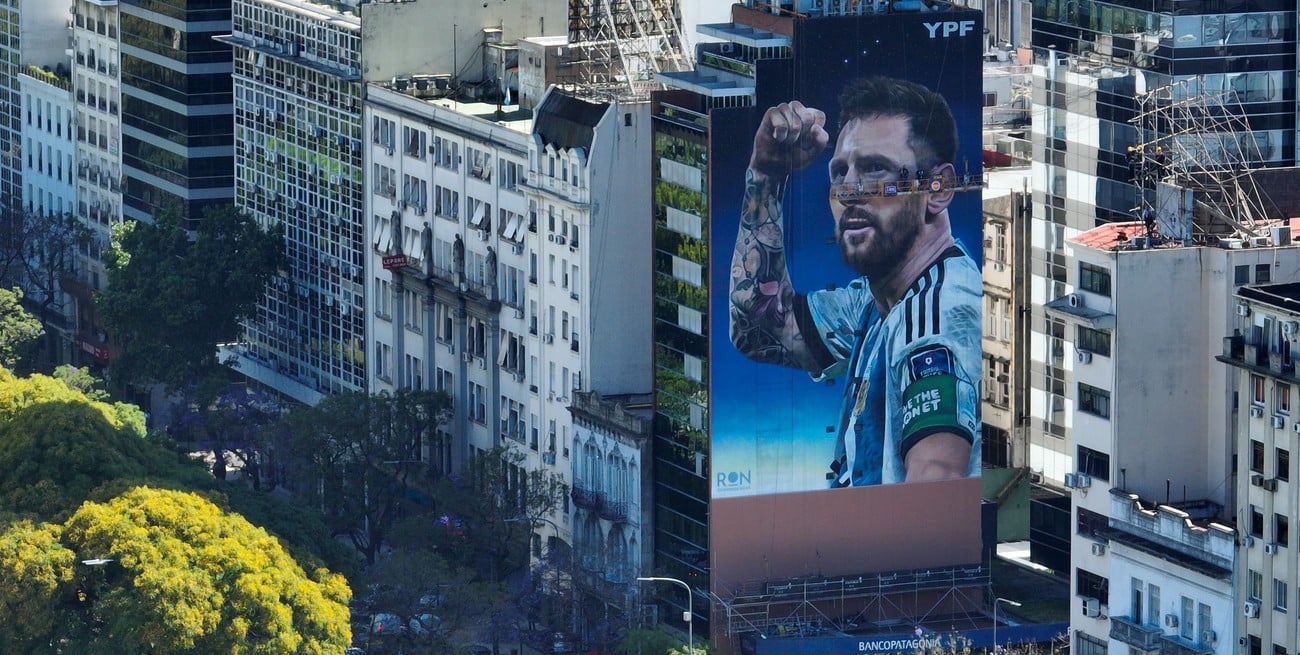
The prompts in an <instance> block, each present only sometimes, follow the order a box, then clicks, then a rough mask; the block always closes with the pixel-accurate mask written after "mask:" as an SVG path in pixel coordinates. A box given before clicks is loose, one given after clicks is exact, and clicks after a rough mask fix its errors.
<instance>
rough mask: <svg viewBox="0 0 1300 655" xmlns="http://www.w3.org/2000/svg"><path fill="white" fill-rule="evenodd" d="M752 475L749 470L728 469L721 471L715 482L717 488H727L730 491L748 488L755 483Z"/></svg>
mask: <svg viewBox="0 0 1300 655" xmlns="http://www.w3.org/2000/svg"><path fill="white" fill-rule="evenodd" d="M752 477H753V476H752V475H751V474H750V472H749V471H727V472H725V473H719V474H718V475H717V478H716V480H715V481H714V483H713V487H714V488H715V489H726V490H729V491H734V490H741V489H748V488H749V486H750V484H752V483H753V479H752Z"/></svg>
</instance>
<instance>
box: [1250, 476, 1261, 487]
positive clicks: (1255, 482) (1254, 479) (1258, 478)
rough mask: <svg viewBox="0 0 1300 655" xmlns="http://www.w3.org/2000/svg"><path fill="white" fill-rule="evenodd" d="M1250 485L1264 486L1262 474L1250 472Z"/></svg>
mask: <svg viewBox="0 0 1300 655" xmlns="http://www.w3.org/2000/svg"><path fill="white" fill-rule="evenodd" d="M1250 486H1252V487H1262V486H1264V476H1262V475H1260V474H1258V473H1252V474H1250Z"/></svg>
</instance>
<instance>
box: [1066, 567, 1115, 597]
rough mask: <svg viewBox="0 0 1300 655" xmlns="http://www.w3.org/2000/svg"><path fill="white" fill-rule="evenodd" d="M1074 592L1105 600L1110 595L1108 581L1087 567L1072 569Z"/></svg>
mask: <svg viewBox="0 0 1300 655" xmlns="http://www.w3.org/2000/svg"><path fill="white" fill-rule="evenodd" d="M1074 590H1075V591H1074V593H1075V594H1077V595H1079V596H1087V597H1089V598H1098V599H1101V600H1103V601H1104V600H1105V599H1107V598H1109V597H1110V581H1109V580H1107V579H1106V578H1104V577H1102V576H1100V575H1097V574H1096V573H1093V572H1092V571H1089V570H1087V569H1082V568H1076V569H1075V570H1074Z"/></svg>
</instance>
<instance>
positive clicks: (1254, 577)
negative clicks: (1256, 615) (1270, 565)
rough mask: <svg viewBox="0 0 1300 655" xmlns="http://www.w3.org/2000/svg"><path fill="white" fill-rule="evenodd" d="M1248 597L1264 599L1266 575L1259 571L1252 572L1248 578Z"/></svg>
mask: <svg viewBox="0 0 1300 655" xmlns="http://www.w3.org/2000/svg"><path fill="white" fill-rule="evenodd" d="M1246 595H1247V596H1249V597H1250V598H1254V599H1256V600H1258V599H1260V598H1263V597H1264V575H1263V574H1262V573H1260V572H1259V571H1251V572H1250V575H1249V576H1247V578H1246Z"/></svg>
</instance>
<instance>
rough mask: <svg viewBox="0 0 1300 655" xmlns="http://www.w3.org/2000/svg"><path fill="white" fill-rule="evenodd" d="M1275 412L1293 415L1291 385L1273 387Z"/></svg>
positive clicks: (1278, 384) (1279, 384)
mask: <svg viewBox="0 0 1300 655" xmlns="http://www.w3.org/2000/svg"><path fill="white" fill-rule="evenodd" d="M1273 411H1274V412H1277V413H1278V414H1290V413H1291V385H1289V384H1287V383H1285V382H1278V383H1277V384H1275V385H1273Z"/></svg>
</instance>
